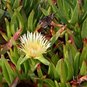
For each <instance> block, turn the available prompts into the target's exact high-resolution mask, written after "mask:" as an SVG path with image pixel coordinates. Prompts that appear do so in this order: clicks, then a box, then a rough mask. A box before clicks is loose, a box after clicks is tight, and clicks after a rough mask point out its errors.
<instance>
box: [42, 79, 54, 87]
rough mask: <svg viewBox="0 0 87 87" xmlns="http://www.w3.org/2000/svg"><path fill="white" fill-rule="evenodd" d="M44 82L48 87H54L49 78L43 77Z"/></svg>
mask: <svg viewBox="0 0 87 87" xmlns="http://www.w3.org/2000/svg"><path fill="white" fill-rule="evenodd" d="M44 83H46V84H48V86H49V87H55V84H54V82H53V81H52V80H51V79H45V80H44Z"/></svg>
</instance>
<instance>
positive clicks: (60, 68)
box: [56, 59, 67, 83]
mask: <svg viewBox="0 0 87 87" xmlns="http://www.w3.org/2000/svg"><path fill="white" fill-rule="evenodd" d="M56 71H57V73H58V75H59V77H60V81H61V82H62V83H65V82H66V81H67V66H66V63H65V61H64V59H60V60H59V61H58V63H57V65H56Z"/></svg>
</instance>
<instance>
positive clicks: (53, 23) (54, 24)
mask: <svg viewBox="0 0 87 87" xmlns="http://www.w3.org/2000/svg"><path fill="white" fill-rule="evenodd" d="M51 25H53V26H55V27H63V26H64V25H62V24H56V23H55V22H53V21H52V22H51Z"/></svg>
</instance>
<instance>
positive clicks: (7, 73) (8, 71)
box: [2, 56, 15, 85]
mask: <svg viewBox="0 0 87 87" xmlns="http://www.w3.org/2000/svg"><path fill="white" fill-rule="evenodd" d="M2 71H3V72H2V73H3V76H4V78H5V80H6V81H7V83H8V84H9V85H10V84H11V83H12V81H13V80H14V78H15V73H14V72H13V70H12V68H11V66H10V65H9V64H8V62H7V60H6V59H5V58H4V57H3V56H2Z"/></svg>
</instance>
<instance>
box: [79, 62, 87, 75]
mask: <svg viewBox="0 0 87 87" xmlns="http://www.w3.org/2000/svg"><path fill="white" fill-rule="evenodd" d="M80 75H87V64H86V61H83V62H82V66H81V68H80Z"/></svg>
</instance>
